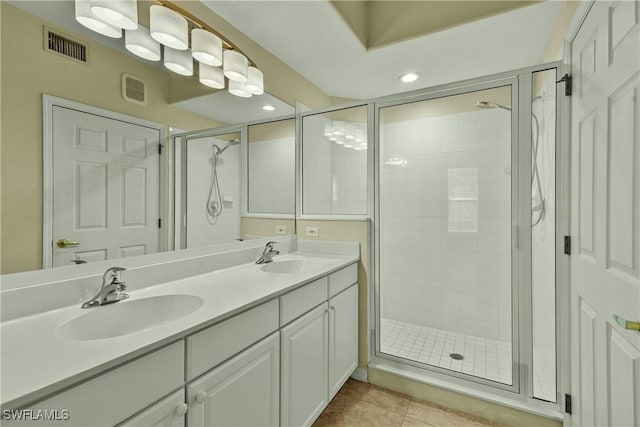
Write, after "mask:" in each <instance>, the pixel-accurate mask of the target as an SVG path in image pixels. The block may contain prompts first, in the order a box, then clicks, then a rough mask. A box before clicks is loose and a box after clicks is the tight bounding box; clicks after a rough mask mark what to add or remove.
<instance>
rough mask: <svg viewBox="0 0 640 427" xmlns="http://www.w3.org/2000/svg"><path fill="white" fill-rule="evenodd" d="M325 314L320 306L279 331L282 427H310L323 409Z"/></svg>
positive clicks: (325, 388)
mask: <svg viewBox="0 0 640 427" xmlns="http://www.w3.org/2000/svg"><path fill="white" fill-rule="evenodd" d="M328 314H329V308H328V306H327V303H324V304H322V305H320V306H318V307H317V308H315V309H313V310H311V311H310V312H309V313H307V314H305V315H304V316H302V317H301V318H299V319H298V320H296V321H294V322H293V323H290V324H289V325H287V326H285V327H284V328H282V332H281V333H282V381H281V387H282V402H281V408H282V410H281V418H282V419H281V423H280V424H281V425H282V426H286V427H289V426H291V427H293V426H295V427H304V426H310V425H311V424H313V422H314V421H315V420H316V418H318V416H319V415H320V414H321V413H322V410H323V409H324V408H325V407H326V406H327V403H328V393H329V391H328V375H327V369H328V366H327V365H328V360H327V359H328V356H329V352H328V349H327V344H328V341H329V336H328V331H327V328H328Z"/></svg>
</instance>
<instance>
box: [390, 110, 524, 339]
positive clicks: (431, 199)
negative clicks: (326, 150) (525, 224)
mask: <svg viewBox="0 0 640 427" xmlns="http://www.w3.org/2000/svg"><path fill="white" fill-rule="evenodd" d="M381 121H382V123H384V115H383V116H382V118H381ZM380 138H381V155H380V159H381V160H380V161H381V165H380V170H381V173H380V180H381V191H380V194H381V196H380V197H381V203H380V209H381V226H382V227H383V229H382V230H381V231H382V233H381V241H380V243H381V276H382V277H381V281H380V283H383V284H384V286H383V287H382V288H381V310H382V313H381V314H382V317H383V318H387V319H392V320H398V321H404V322H410V323H413V324H417V325H424V326H428V327H431V328H437V329H443V330H448V331H452V332H462V333H465V334H468V335H474V336H478V337H485V338H491V339H499V340H501V341H511V323H512V322H511V149H510V145H511V114H510V112H508V111H506V110H503V109H494V110H477V111H470V112H463V113H458V114H451V115H446V116H438V117H426V118H423V119H414V120H407V121H399V122H393V123H388V124H384V125H381V128H380Z"/></svg>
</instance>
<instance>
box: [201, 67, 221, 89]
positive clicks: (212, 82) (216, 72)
mask: <svg viewBox="0 0 640 427" xmlns="http://www.w3.org/2000/svg"><path fill="white" fill-rule="evenodd" d="M198 72H199V74H200V76H199V79H200V83H202V84H203V85H205V86H209V87H211V88H214V89H224V73H223V72H222V69H221V68H219V67H212V66H210V65H207V64H204V63H202V62H201V63H200V64H198Z"/></svg>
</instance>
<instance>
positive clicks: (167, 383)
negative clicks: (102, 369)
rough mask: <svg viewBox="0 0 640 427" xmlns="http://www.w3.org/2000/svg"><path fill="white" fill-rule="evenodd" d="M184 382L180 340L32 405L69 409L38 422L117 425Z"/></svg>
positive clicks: (43, 423)
mask: <svg viewBox="0 0 640 427" xmlns="http://www.w3.org/2000/svg"><path fill="white" fill-rule="evenodd" d="M183 382H184V343H183V342H182V341H178V342H176V343H175V344H171V345H170V346H168V347H165V348H163V349H160V350H158V351H156V352H154V353H151V354H149V355H147V356H144V357H142V358H140V359H138V360H135V361H133V362H131V363H128V364H126V365H124V366H122V367H120V368H117V369H114V370H112V371H110V372H108V373H106V374H103V375H100V376H99V377H96V378H94V379H92V380H90V381H87V382H86V383H83V384H80V385H79V386H77V387H74V388H72V389H70V390H67V391H65V392H63V393H60V394H58V395H56V396H54V397H52V398H50V399H47V400H45V401H42V402H40V403H38V404H36V405H34V406H32V407H31V408H29V409H32V410H33V411H34V413H35V411H38V410H49V411H53V410H58V411H62V410H68V415H69V419H68V420H66V421H65V420H58V421H51V422H49V421H47V422H44V421H42V422H41V421H38V422H37V424H38V425H61V426H93V425H96V424H100V425H110V426H112V425H115V424H117V423H119V422H121V421H123V420H124V419H126V418H127V417H130V416H132V415H133V414H135V413H136V412H138V411H139V410H140V408H144V407H145V406H148V405H151V404H152V403H153V402H155V401H157V400H158V399H160V398H162V397H163V396H166V395H167V394H169V393H170V392H171V391H173V390H176V389H177V388H179V387H180V386H182V384H183ZM2 425H3V426H4V425H7V426H9V425H33V421H26V420H25V421H22V422H18V421H9V420H3V421H2Z"/></svg>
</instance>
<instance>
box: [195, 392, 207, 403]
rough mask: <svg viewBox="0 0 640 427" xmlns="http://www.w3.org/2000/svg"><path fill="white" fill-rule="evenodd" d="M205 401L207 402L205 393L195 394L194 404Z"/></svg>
mask: <svg viewBox="0 0 640 427" xmlns="http://www.w3.org/2000/svg"><path fill="white" fill-rule="evenodd" d="M205 400H207V392H205V391H200V392H198V393H197V394H196V402H198V403H203V402H204V401H205Z"/></svg>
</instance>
